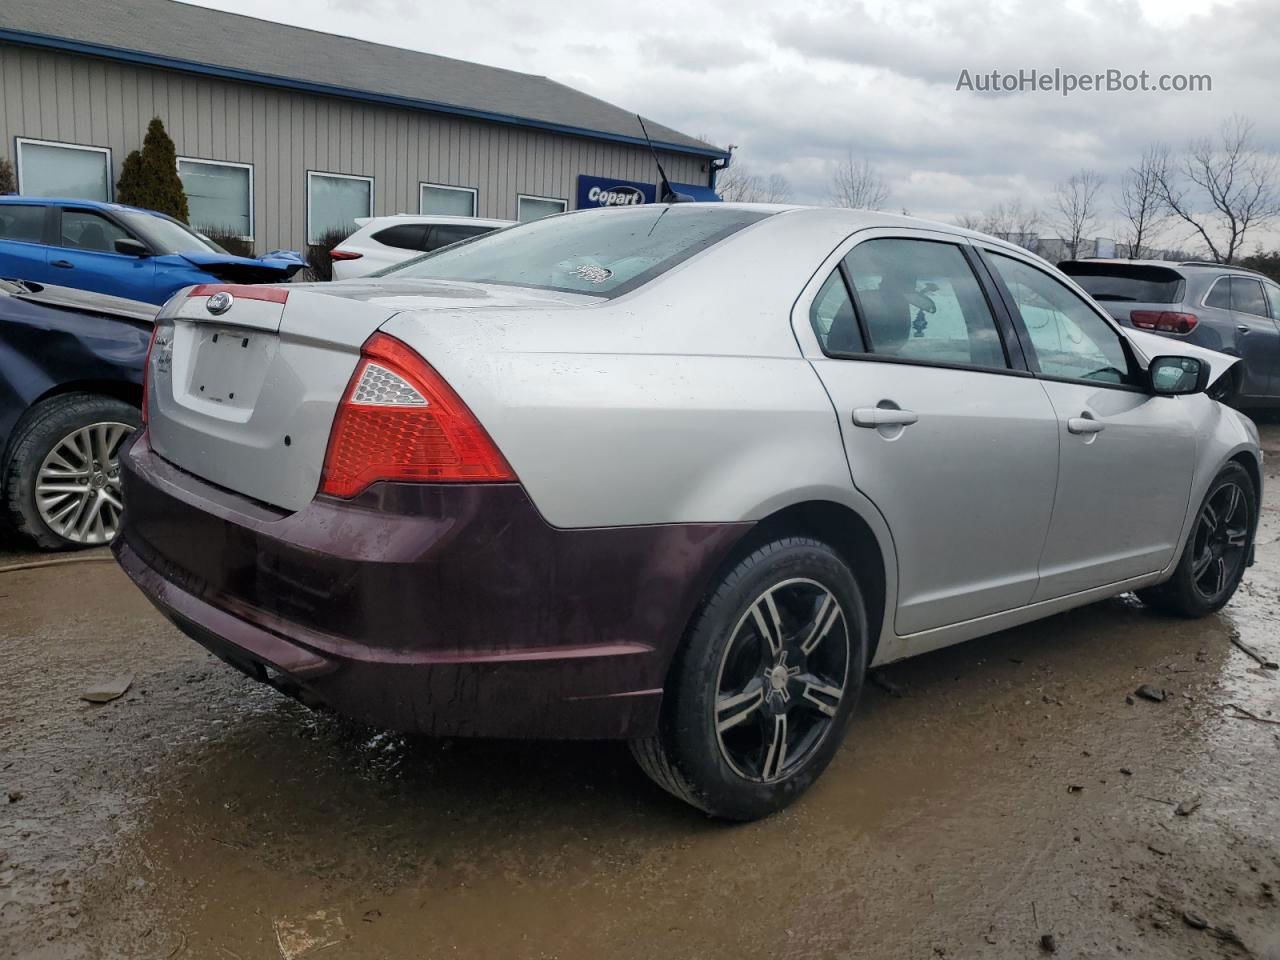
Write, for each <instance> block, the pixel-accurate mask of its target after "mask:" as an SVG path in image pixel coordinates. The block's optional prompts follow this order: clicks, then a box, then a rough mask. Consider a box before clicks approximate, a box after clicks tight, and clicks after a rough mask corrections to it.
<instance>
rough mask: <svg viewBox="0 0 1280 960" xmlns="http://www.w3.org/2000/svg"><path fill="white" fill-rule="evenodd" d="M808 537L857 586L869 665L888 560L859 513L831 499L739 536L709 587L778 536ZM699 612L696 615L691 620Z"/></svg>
mask: <svg viewBox="0 0 1280 960" xmlns="http://www.w3.org/2000/svg"><path fill="white" fill-rule="evenodd" d="M794 536H808V537H812V538H813V539H815V540H819V541H821V542H822V543H825V544H827V545H828V546H830V547H831V548H832V549H834V550H835V551H836V553H837V554H839V555H840V558H841V559H842V560H843V561H844V562H845V564H847V565H848V567H849V569H850V570H851V571H852V572H853V575H854V577H855V578H856V579H857V581H858V588H859V590H860V591H861V593H862V598H863V602H864V603H865V604H866V607H867V609H866V614H867V626H868V632H869V633H870V636H869V637H868V638H867V639H868V650H867V662H868V663H870V662H871V661H872V660H874V659H875V656H876V652H877V649H878V648H879V645H880V640H881V637H882V635H883V633H884V631H885V627H886V619H887V616H888V613H889V610H888V608H889V600H888V596H889V591H890V588H891V583H890V571H891V569H892V567H891V566H890V558H889V557H887V556H886V552H885V550H884V548H883V547H882V545H881V542H880V539H879V538H878V537H877V536H876V532H875V529H874V528H873V527H872V525H871V523H869V522H868V521H867V520H866V519H865V518H864V517H863V516H862V515H861V514H860V513H859V512H858V511H857V510H855V509H853V508H852V507H850V506H848V505H846V504H843V503H837V502H835V501H833V500H805V501H802V502H799V503H793V504H790V505H788V506H785V507H781V508H779V509H777V510H775V511H774V512H773V513H770V514H768V515H767V516H764V517H762V518H760V519H759V520H758V521H757V522H756V523H755V524H754V525H753V526H752V527H751V529H750V530H748V531H747V532H746V533H744V534H743V536H742V537H741V538H739V540H738V541H737V543H735V544H734V545H733V546H732V547H731V548H730V550H729V552H728V554H727V555H726V556H725V558H724V560H723V561H722V562H721V563H720V566H719V568H718V569H717V570H716V573H715V576H714V577H713V578H712V580H711V581H710V582H711V583H713V584H714V583H717V582H719V578H720V577H722V576H723V575H724V574H725V573H727V572H728V571H729V570H731V569H733V567H734V566H735V565H736V564H737V563H738V562H740V561H741V560H742V559H743V558H744V557H746V556H747V555H748V554H750V553H751V552H752V551H754V550H756V549H757V548H759V547H760V546H762V545H764V544H765V543H768V542H770V541H772V540H777V539H779V538H780V537H794ZM696 617H697V612H696V611H695V613H694V618H691V620H690V622H693V619H695V618H696Z"/></svg>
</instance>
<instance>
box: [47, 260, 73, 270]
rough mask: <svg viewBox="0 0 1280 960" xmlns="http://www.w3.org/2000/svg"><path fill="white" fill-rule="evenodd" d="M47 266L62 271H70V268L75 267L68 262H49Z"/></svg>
mask: <svg viewBox="0 0 1280 960" xmlns="http://www.w3.org/2000/svg"><path fill="white" fill-rule="evenodd" d="M49 266H51V267H62V269H64V270H71V269H72V268H74V267H75V264H74V263H72V262H71V261H70V260H50V261H49Z"/></svg>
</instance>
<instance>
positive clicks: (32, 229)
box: [0, 203, 48, 243]
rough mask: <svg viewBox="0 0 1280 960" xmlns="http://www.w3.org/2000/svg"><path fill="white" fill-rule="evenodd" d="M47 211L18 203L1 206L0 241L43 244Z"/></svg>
mask: <svg viewBox="0 0 1280 960" xmlns="http://www.w3.org/2000/svg"><path fill="white" fill-rule="evenodd" d="M47 209H48V208H47V207H38V206H32V205H31V204H17V203H15V204H11V205H7V206H0V240H21V241H22V242H23V243H43V242H44V214H45V211H46V210H47Z"/></svg>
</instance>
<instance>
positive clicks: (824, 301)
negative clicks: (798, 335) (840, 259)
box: [809, 270, 866, 354]
mask: <svg viewBox="0 0 1280 960" xmlns="http://www.w3.org/2000/svg"><path fill="white" fill-rule="evenodd" d="M809 322H810V323H811V324H813V332H814V333H816V334H817V335H818V342H819V343H821V344H822V351H823V353H835V354H840V353H862V352H864V351H865V350H866V346H865V345H864V344H863V342H862V332H861V331H860V330H859V329H858V318H857V315H856V314H855V313H854V312H853V301H852V300H850V299H849V290H848V288H847V287H845V285H844V277H842V276H840V271H839V270H832V271H831V276H829V277H827V280H826V283H824V284H823V285H822V289H820V290H819V291H818V295H817V296H816V297H814V299H813V306H811V307H810V308H809Z"/></svg>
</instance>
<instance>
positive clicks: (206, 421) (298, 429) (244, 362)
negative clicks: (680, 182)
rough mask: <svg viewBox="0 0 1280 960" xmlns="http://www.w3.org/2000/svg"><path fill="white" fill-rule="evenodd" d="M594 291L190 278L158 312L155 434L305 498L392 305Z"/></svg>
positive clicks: (529, 303)
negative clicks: (193, 281) (365, 353)
mask: <svg viewBox="0 0 1280 960" xmlns="http://www.w3.org/2000/svg"><path fill="white" fill-rule="evenodd" d="M223 294H227V295H229V296H230V304H229V305H227V304H224V303H223V302H222V295H223ZM597 299H598V298H596V297H592V296H586V295H582V294H572V293H559V292H555V291H544V290H533V289H528V288H521V287H510V286H505V285H497V284H481V283H454V282H444V281H422V280H410V281H395V280H393V279H391V278H388V279H385V280H376V281H371V282H370V281H347V282H341V283H325V284H281V285H275V286H271V285H263V286H236V285H224V284H206V285H203V286H199V287H193V288H191V289H190V290H189V291H188V293H187V295H186V296H182V297H178V298H175V299H174V300H172V301H170V302H169V304H168V305H166V307H165V308H164V310H163V311H162V312H161V315H160V320H159V323H160V330H159V332H158V334H157V340H156V345H155V348H154V350H153V358H152V361H151V370H150V373H151V379H150V384H149V395H148V401H147V407H148V416H149V430H150V433H151V445H152V447H153V448H154V450H155V451H156V453H157V454H159V455H160V456H161V457H163V458H164V459H165V460H167V461H169V462H170V463H172V464H174V465H175V466H178V467H180V468H182V469H183V470H186V471H188V472H190V473H193V474H195V475H196V476H198V477H200V478H202V479H204V480H206V481H208V482H210V483H214V484H216V485H218V486H220V487H223V488H226V489H228V490H231V491H233V492H236V493H239V494H242V495H244V496H247V497H250V498H252V499H254V500H257V501H260V502H262V503H265V504H268V505H270V506H272V507H276V508H279V509H283V510H286V511H294V510H298V509H300V508H301V507H303V506H305V505H306V504H307V503H309V502H310V501H311V499H312V498H313V497H314V496H315V494H316V491H317V490H318V489H319V486H320V475H321V471H322V470H323V467H324V459H325V452H326V449H327V446H328V441H329V434H330V430H331V428H332V425H333V420H334V416H335V414H336V413H337V409H338V404H339V403H340V402H341V400H342V396H343V393H344V391H345V389H346V387H347V384H348V383H349V381H350V379H351V375H352V373H353V372H354V371H355V368H356V365H357V363H358V362H359V359H360V348H361V346H362V345H363V344H364V343H365V341H366V340H368V339H369V337H370V335H371V334H373V333H374V331H376V330H377V329H378V328H379V327H380V326H382V325H383V324H384V323H385V322H386V321H387V320H389V319H390V318H391V317H393V316H395V315H396V314H398V313H401V312H405V311H414V312H416V313H420V314H423V313H425V314H428V315H429V314H431V313H437V314H443V313H444V312H446V311H448V312H458V311H462V312H471V311H481V310H484V311H494V312H500V311H502V310H504V309H505V310H511V311H521V310H528V309H530V308H535V307H536V308H539V309H541V310H546V309H561V308H564V309H568V308H571V307H573V306H577V305H582V304H589V303H593V302H595V301H596V300H597ZM224 306H225V309H223V307H224ZM427 359H428V360H430V358H427Z"/></svg>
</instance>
